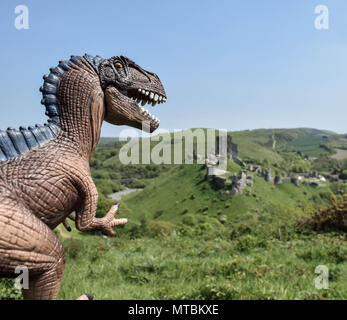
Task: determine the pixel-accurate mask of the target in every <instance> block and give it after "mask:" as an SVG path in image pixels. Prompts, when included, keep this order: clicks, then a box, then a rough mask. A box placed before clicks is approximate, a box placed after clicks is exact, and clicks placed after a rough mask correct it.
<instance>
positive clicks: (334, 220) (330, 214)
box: [301, 194, 347, 232]
mask: <svg viewBox="0 0 347 320" xmlns="http://www.w3.org/2000/svg"><path fill="white" fill-rule="evenodd" d="M301 225H305V226H309V227H311V228H312V229H314V230H316V231H320V230H330V231H331V230H340V231H344V232H346V231H347V194H345V195H344V196H343V199H342V200H339V199H338V198H337V197H336V196H335V195H334V196H333V197H332V200H331V204H330V206H329V207H327V208H322V209H318V210H316V211H314V212H312V213H311V216H310V217H309V218H306V219H304V220H303V221H302V222H301Z"/></svg>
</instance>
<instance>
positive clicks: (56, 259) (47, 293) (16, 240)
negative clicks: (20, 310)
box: [0, 200, 65, 300]
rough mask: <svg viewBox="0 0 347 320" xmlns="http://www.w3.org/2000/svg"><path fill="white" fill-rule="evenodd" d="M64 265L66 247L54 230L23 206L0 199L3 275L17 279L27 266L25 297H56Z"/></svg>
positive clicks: (0, 254) (0, 250) (0, 264)
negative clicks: (17, 270)
mask: <svg viewBox="0 0 347 320" xmlns="http://www.w3.org/2000/svg"><path fill="white" fill-rule="evenodd" d="M64 265H65V256H64V250H63V247H62V245H61V243H60V242H59V240H58V239H57V237H56V236H55V234H54V233H53V231H52V230H51V229H50V228H49V227H48V226H47V225H46V224H44V223H43V222H42V221H41V220H39V219H38V218H37V217H36V216H35V215H33V214H32V213H31V212H28V211H27V210H26V209H25V208H24V207H19V205H18V203H14V202H12V201H6V200H5V201H0V275H1V276H2V277H9V278H15V277H17V276H18V274H16V273H15V269H16V267H18V266H25V267H26V268H27V269H26V270H27V271H28V273H27V274H28V280H29V281H28V284H29V288H28V289H23V296H24V299H32V300H34V299H35V300H36V299H55V298H56V297H57V294H58V291H59V287H60V282H61V279H62V276H63V271H64Z"/></svg>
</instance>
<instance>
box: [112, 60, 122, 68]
mask: <svg viewBox="0 0 347 320" xmlns="http://www.w3.org/2000/svg"><path fill="white" fill-rule="evenodd" d="M114 66H115V68H116V69H123V68H124V67H123V65H122V64H121V63H120V62H118V61H117V62H115V63H114Z"/></svg>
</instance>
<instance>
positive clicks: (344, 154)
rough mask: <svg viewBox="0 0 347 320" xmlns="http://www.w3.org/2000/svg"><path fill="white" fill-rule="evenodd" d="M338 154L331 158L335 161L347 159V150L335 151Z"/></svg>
mask: <svg viewBox="0 0 347 320" xmlns="http://www.w3.org/2000/svg"><path fill="white" fill-rule="evenodd" d="M335 150H336V153H335V154H333V155H332V156H331V158H333V159H335V160H342V159H345V158H347V150H343V149H335Z"/></svg>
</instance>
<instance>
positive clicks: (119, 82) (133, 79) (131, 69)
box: [98, 56, 166, 132]
mask: <svg viewBox="0 0 347 320" xmlns="http://www.w3.org/2000/svg"><path fill="white" fill-rule="evenodd" d="M98 69H99V77H100V83H101V86H102V89H103V90H104V93H105V104H106V108H105V109H106V110H105V121H107V122H109V123H112V124H115V125H128V126H131V127H135V128H138V129H144V130H146V131H149V132H153V131H154V130H156V129H157V128H158V127H159V120H158V118H157V117H155V116H153V115H151V114H150V113H149V112H148V110H147V109H145V108H143V106H144V105H145V104H146V103H148V104H150V105H152V106H153V107H154V106H155V105H156V104H161V103H165V102H166V93H165V90H164V87H163V85H162V83H161V81H160V79H159V77H158V76H157V75H156V74H154V73H152V72H149V71H146V70H144V69H142V68H141V67H140V66H139V65H137V64H136V63H135V62H134V61H132V60H130V59H129V58H127V57H124V56H119V57H112V58H110V59H107V60H102V61H101V62H100V64H99V66H98Z"/></svg>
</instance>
